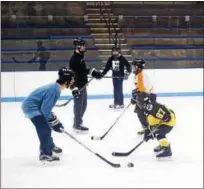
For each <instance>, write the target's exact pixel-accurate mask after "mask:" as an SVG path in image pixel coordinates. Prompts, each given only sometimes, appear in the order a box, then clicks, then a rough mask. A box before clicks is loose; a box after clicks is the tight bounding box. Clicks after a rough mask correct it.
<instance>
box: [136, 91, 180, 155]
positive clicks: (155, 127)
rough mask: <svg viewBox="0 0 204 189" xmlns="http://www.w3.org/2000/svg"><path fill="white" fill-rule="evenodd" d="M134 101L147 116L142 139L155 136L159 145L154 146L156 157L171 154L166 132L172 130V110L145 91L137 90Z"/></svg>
mask: <svg viewBox="0 0 204 189" xmlns="http://www.w3.org/2000/svg"><path fill="white" fill-rule="evenodd" d="M134 99H135V98H134ZM135 101H136V103H137V105H138V107H139V108H140V109H142V110H143V111H144V114H145V116H146V118H147V123H146V125H144V128H145V133H144V140H145V141H146V142H147V141H148V140H150V139H154V138H157V140H158V141H159V145H158V146H157V147H156V148H154V152H156V153H157V155H156V157H157V158H161V157H170V156H172V151H171V146H170V143H169V141H168V140H167V138H166V134H168V133H169V132H170V131H171V130H172V128H173V127H174V126H175V123H176V116H175V113H174V112H173V110H171V109H169V108H168V107H167V106H165V105H162V104H160V103H158V102H156V101H155V100H152V98H151V96H150V95H149V94H148V93H146V92H139V93H138V95H137V96H136V99H135Z"/></svg>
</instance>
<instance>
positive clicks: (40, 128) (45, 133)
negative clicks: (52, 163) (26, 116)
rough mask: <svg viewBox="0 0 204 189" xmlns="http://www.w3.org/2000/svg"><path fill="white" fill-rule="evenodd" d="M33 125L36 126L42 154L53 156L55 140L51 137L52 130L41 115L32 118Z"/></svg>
mask: <svg viewBox="0 0 204 189" xmlns="http://www.w3.org/2000/svg"><path fill="white" fill-rule="evenodd" d="M31 121H32V123H33V125H35V128H36V131H37V134H38V138H39V140H40V150H41V153H42V154H46V155H52V148H53V139H52V137H51V129H50V126H49V124H48V122H47V120H46V119H45V118H44V116H42V115H39V116H35V117H33V118H31Z"/></svg>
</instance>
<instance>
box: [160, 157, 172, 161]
mask: <svg viewBox="0 0 204 189" xmlns="http://www.w3.org/2000/svg"><path fill="white" fill-rule="evenodd" d="M156 159H157V161H172V160H173V158H172V156H167V157H156Z"/></svg>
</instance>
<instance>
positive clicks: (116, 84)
mask: <svg viewBox="0 0 204 189" xmlns="http://www.w3.org/2000/svg"><path fill="white" fill-rule="evenodd" d="M113 92H114V104H115V105H124V102H123V79H120V78H114V79H113Z"/></svg>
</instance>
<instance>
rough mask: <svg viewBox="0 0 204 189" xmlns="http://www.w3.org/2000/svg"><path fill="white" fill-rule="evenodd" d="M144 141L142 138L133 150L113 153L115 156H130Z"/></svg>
mask: <svg viewBox="0 0 204 189" xmlns="http://www.w3.org/2000/svg"><path fill="white" fill-rule="evenodd" d="M143 142H144V140H142V141H141V142H140V143H139V144H137V145H136V146H135V147H134V148H133V149H132V150H130V151H128V152H113V153H112V155H113V156H129V155H130V154H131V153H132V152H134V151H135V150H136V149H137V148H138V147H139V146H140V145H141V144H142V143H143Z"/></svg>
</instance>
